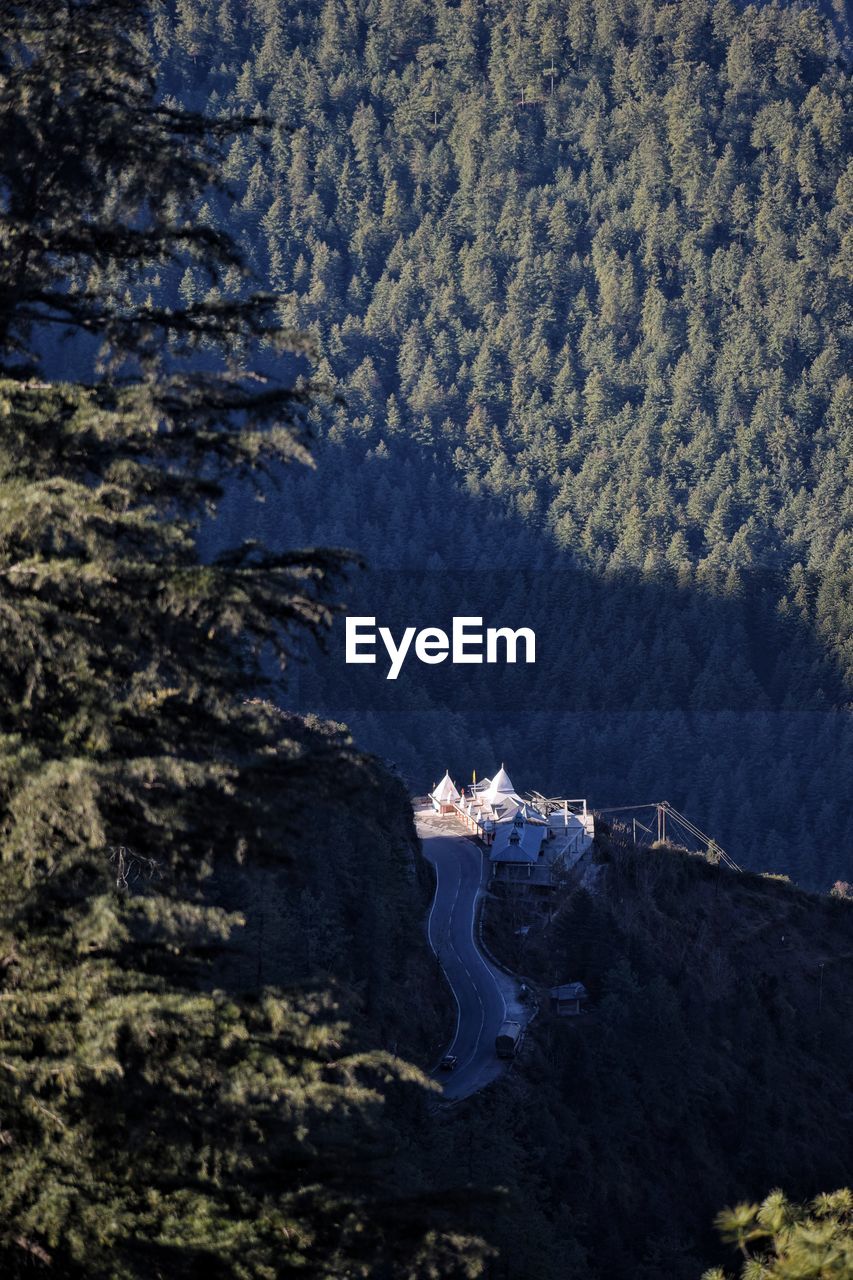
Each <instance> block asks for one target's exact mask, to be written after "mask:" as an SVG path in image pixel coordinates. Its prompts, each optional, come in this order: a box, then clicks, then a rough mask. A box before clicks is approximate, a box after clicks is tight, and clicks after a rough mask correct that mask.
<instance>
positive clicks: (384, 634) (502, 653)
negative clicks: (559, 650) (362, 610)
mask: <svg viewBox="0 0 853 1280" xmlns="http://www.w3.org/2000/svg"><path fill="white" fill-rule="evenodd" d="M377 636H378V638H379V639H380V640H381V641H382V644H383V645H384V646H385V650H386V652H387V654H388V658H389V660H390V664H391V665H390V667H389V669H388V674H387V675H386V677H385V678H386V680H396V679H397V676H398V675H399V674H400V672H401V671H402V669H403V663H404V662H405V661H406V658H407V656H408V654H409V651H410V650H411V648H412V642H413V641H414V653H415V657H416V658H417V659H418V660H419V661H420V662H426V663H427V664H428V665H429V666H435V665H436V664H437V663H439V662H446V661H447V659H448V658H449V659H450V661H451V662H453V663H466V662H469V663H482V662H517V661H518V660H519V659H518V651H519V646H522V648H523V653H524V657H523V659H522V661H524V662H528V663H529V662H535V661H536V635H535V633H534V632H533V631H532V630H531V628H530V627H519V628H518V630H517V631H513V630H512V629H511V628H510V627H487V628H486V630H485V631H484V630H483V619H482V618H454V619H453V629H452V631H451V634H450V635H449V636H448V634H447V632H446V631H442V630H441V628H440V627H424V628H423V629H422V630H420V631H418V629H417V627H406V629H405V631H404V632H403V634H402V636H401V637H400V640H399V643H398V642H397V641H396V640H395V639H394V636H393V635H392V633H391V630H390V628H389V627H379V628H378V629H377V627H376V619H375V618H347V620H346V661H347V662H348V663H362V662H363V663H375V662H376V661H377V658H376V649H377Z"/></svg>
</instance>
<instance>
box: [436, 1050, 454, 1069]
mask: <svg viewBox="0 0 853 1280" xmlns="http://www.w3.org/2000/svg"><path fill="white" fill-rule="evenodd" d="M455 1066H456V1059H455V1057H454V1056H453V1054H452V1053H446V1054H445V1055H444V1057H443V1058H442V1059H441V1062H439V1064H438V1069H439V1071H452V1070H453V1068H454V1067H455Z"/></svg>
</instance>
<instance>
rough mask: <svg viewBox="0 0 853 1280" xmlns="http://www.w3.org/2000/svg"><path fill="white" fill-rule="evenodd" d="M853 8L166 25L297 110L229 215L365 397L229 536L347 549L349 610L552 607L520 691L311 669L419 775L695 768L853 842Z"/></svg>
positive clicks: (180, 85) (540, 9)
mask: <svg viewBox="0 0 853 1280" xmlns="http://www.w3.org/2000/svg"><path fill="white" fill-rule="evenodd" d="M238 9H239V12H238ZM848 35H849V33H848V29H847V27H846V25H845V20H844V14H843V7H842V8H839V9H837V10H832V9H827V10H826V12H822V11H821V10H820V9H819V8H817V7H815V6H809V5H782V4H773V5H753V6H749V7H747V8H739V7H738V6H737V5H735V4H733V3H731V2H730V0H720V2H719V3H713V4H712V3H708V2H706V0H692V2H691V3H674V4H667V5H663V6H661V5H658V4H653V3H651V2H649V3H635V2H633V0H620V3H617V4H609V3H608V4H603V3H602V4H597V3H595V2H594V0H570V2H568V3H556V2H553V3H552V2H549V0H541V2H539V0H537V2H536V3H532V2H529V0H518V2H516V3H513V4H510V5H505V4H491V3H485V4H482V3H481V4H478V3H475V2H474V0H463V2H462V3H460V4H450V3H436V4H423V3H416V2H408V0H401V2H400V3H391V2H390V0H389V2H387V3H385V2H383V3H378V2H377V3H358V2H357V0H326V2H324V3H320V2H319V0H317V2H316V3H310V4H299V5H296V4H289V3H287V2H286V0H285V2H282V3H279V2H278V0H276V2H275V3H269V2H268V0H253V2H252V3H248V4H246V5H240V6H239V7H238V6H235V5H234V4H233V3H230V0H222V2H220V0H211V2H210V3H206V2H205V0H180V3H177V4H176V5H175V6H174V11H173V14H172V15H171V17H170V18H169V19H167V18H166V17H163V18H162V19H161V20H160V22H159V24H158V25H157V27H156V31H155V50H156V54H157V56H158V57H159V59H160V61H161V64H162V65H163V67H164V74H165V75H166V76H167V83H168V84H169V86H170V88H171V89H172V92H173V94H174V95H175V97H176V100H180V101H181V102H183V103H187V104H191V105H193V106H195V107H198V108H204V109H207V110H212V111H222V110H231V111H257V110H264V111H267V112H269V113H270V114H271V115H272V117H273V118H274V119H276V120H281V121H282V122H284V123H285V125H286V129H285V131H284V132H283V133H282V134H281V135H280V136H279V137H278V138H277V139H276V142H275V144H274V145H273V146H272V148H271V149H270V150H269V151H268V152H263V153H262V151H261V149H260V143H259V141H258V140H257V139H254V138H252V137H250V136H249V137H244V136H241V137H238V138H236V139H235V140H234V141H233V143H232V145H231V146H230V148H229V151H228V155H227V159H226V161H225V164H224V169H223V173H224V176H225V178H226V179H227V182H228V183H229V185H230V189H231V193H232V194H231V197H230V198H229V199H224V198H222V197H220V199H219V201H218V202H217V201H207V202H206V203H205V204H204V207H203V209H201V210H200V213H201V214H203V217H204V218H206V219H210V220H211V221H212V222H213V223H214V224H215V225H222V226H227V227H228V229H229V231H231V232H233V233H234V234H236V235H237V236H238V238H239V241H240V244H241V246H242V248H243V249H244V251H245V252H246V253H247V255H248V256H249V258H250V260H251V261H252V263H253V265H254V266H255V268H256V270H257V271H258V272H259V274H260V276H261V277H262V278H263V279H265V280H266V281H268V282H269V284H270V286H271V287H273V288H274V289H276V290H280V291H281V292H282V293H283V294H284V295H285V301H284V302H283V303H282V307H281V315H282V318H283V320H284V322H285V323H286V324H288V325H292V326H294V327H295V328H297V329H304V330H306V331H307V332H308V333H310V334H311V336H312V338H313V340H314V343H315V349H316V363H315V365H314V372H315V374H316V377H317V379H318V380H319V381H320V382H322V383H324V384H325V385H326V386H327V387H328V389H329V391H330V394H331V395H332V396H333V397H338V399H337V400H335V401H333V402H332V403H331V404H330V405H329V407H328V408H327V409H326V410H322V409H317V410H315V412H314V415H313V418H314V424H313V425H314V429H315V431H316V433H317V436H318V440H319V448H318V454H317V460H318V467H317V470H316V471H315V472H314V473H312V474H306V475H304V476H301V477H300V478H299V479H298V480H296V481H290V480H289V481H288V484H287V488H286V495H284V496H280V495H277V494H276V493H274V492H269V493H268V494H267V495H266V502H265V503H264V504H262V505H258V503H257V502H255V501H253V500H252V496H251V495H250V494H248V493H247V492H246V491H244V490H237V489H235V490H234V491H232V494H231V497H230V501H229V502H227V503H226V507H225V510H224V514H223V516H222V517H221V522H222V524H221V528H220V530H219V531H218V533H215V534H214V535H213V537H214V544H215V540H216V538H217V537H223V536H226V535H225V534H224V533H223V532H222V530H223V529H224V530H226V531H227V536H229V537H230V536H231V535H232V534H233V532H234V531H235V530H236V531H239V532H240V533H241V534H245V535H255V534H258V533H261V534H262V535H263V537H264V539H265V540H266V541H268V542H271V543H272V545H280V546H289V545H302V544H310V543H312V542H315V541H324V542H327V543H332V544H335V545H345V546H351V547H355V548H356V549H357V550H358V551H359V552H360V553H361V554H362V555H363V556H364V557H365V558H366V560H367V562H368V564H369V566H370V569H369V571H368V573H367V574H366V575H363V576H362V577H361V579H360V580H359V581H356V582H354V583H353V584H352V586H351V588H350V591H349V596H348V599H349V601H350V604H351V607H352V608H353V609H354V611H356V612H360V613H370V614H380V615H382V617H381V619H380V620H381V621H382V620H385V621H388V622H389V624H390V623H394V624H395V625H400V626H401V625H402V624H403V623H404V622H406V623H415V624H417V625H426V624H427V623H429V624H437V625H441V617H442V615H447V616H449V615H450V614H452V613H453V612H456V613H469V614H477V613H482V614H483V616H485V617H486V619H487V621H488V622H492V621H495V622H496V623H501V624H506V623H508V622H510V621H512V622H513V625H516V626H517V625H521V624H522V623H529V625H534V626H536V627H537V634H538V635H539V636H540V654H539V659H538V665H537V668H536V671H535V675H534V673H532V672H530V671H525V673H524V676H523V677H522V676H521V675H519V674H518V673H510V674H509V676H508V677H507V678H505V679H504V680H503V681H502V682H501V686H500V689H498V688H497V687H496V684H495V682H494V680H492V679H491V678H490V679H488V680H485V679H484V680H483V681H482V682H481V683H479V684H478V683H476V682H475V683H474V684H472V683H471V682H470V681H469V679H468V677H469V676H470V671H465V672H463V675H464V676H465V677H466V678H465V679H464V680H463V679H461V678H459V676H458V673H457V675H456V679H454V673H453V672H451V671H449V670H448V669H446V668H442V669H440V671H439V673H436V672H435V671H434V670H432V671H429V672H428V673H426V675H425V674H424V671H423V669H421V670H420V671H419V672H414V671H408V672H407V674H406V678H405V680H402V681H400V682H398V684H397V686H396V687H395V688H394V689H393V696H390V695H388V691H387V690H385V689H383V688H382V687H381V683H382V681H381V675H380V676H379V677H377V678H375V679H371V680H366V679H360V680H359V681H358V682H356V683H353V680H352V677H351V675H350V672H349V671H347V670H346V669H345V668H344V667H343V664H342V658H341V650H342V645H339V646H338V647H337V649H336V651H335V652H334V655H333V659H332V660H331V661H330V662H329V663H328V664H327V666H326V667H325V668H324V667H322V666H320V667H317V666H316V665H312V670H311V671H310V672H306V673H305V676H304V678H303V679H302V681H301V683H300V686H299V688H298V690H297V689H296V688H294V686H291V689H290V691H289V697H290V698H291V700H295V699H296V698H297V696H298V700H299V705H300V706H302V707H304V708H305V709H322V710H324V711H325V712H327V713H331V714H333V715H334V716H336V717H340V718H343V719H346V720H347V721H348V722H349V723H351V724H352V725H353V726H354V727H355V729H356V730H357V733H358V736H359V738H360V740H361V741H363V742H364V743H365V744H366V745H368V746H370V747H371V748H373V749H374V750H376V751H379V752H380V753H381V754H382V755H384V756H385V757H386V758H387V759H389V760H391V761H393V762H394V763H395V764H396V765H397V766H398V767H399V768H400V769H401V770H402V772H403V774H404V776H405V777H406V778H407V779H408V781H409V782H410V784H411V785H412V786H414V787H415V788H416V789H421V790H422V789H423V788H424V787H425V786H426V785H428V784H429V783H431V782H432V780H433V775H434V774H435V772H436V770H438V771H441V770H442V769H443V768H444V767H445V766H446V765H450V766H451V767H452V768H453V769H454V770H456V772H457V773H458V774H460V775H462V776H468V777H470V770H471V769H472V767H477V768H479V769H481V770H489V769H492V768H494V767H495V765H496V763H497V762H498V761H499V760H500V759H501V758H503V757H507V758H508V760H509V761H510V762H511V764H512V766H513V776H520V777H521V776H523V777H525V778H526V780H527V781H528V782H529V783H530V785H539V786H541V787H542V788H543V789H545V790H552V791H558V790H561V791H566V790H568V791H569V793H571V794H581V793H585V794H587V795H589V796H590V798H591V799H592V800H593V802H595V803H597V804H599V805H607V804H610V805H613V804H618V803H637V802H640V801H649V800H657V799H661V798H664V797H665V798H668V799H670V800H672V801H673V802H674V803H676V804H677V805H679V806H680V807H681V808H683V809H684V810H686V811H687V812H689V813H690V814H691V816H692V817H693V818H694V819H695V820H696V821H698V822H699V823H700V825H702V826H703V827H704V828H705V829H709V830H712V831H713V833H714V834H715V835H716V837H717V838H718V839H719V840H720V841H721V842H722V843H723V844H724V846H725V847H727V848H730V849H731V850H732V851H733V852H734V853H735V856H737V857H738V858H740V859H741V860H742V861H744V862H745V863H747V864H748V865H750V866H754V867H757V868H759V869H763V868H771V869H777V870H780V871H784V872H787V873H789V874H792V875H794V876H795V877H796V878H797V879H798V880H800V881H801V882H803V883H808V884H812V885H816V886H822V887H824V888H826V887H828V886H829V884H830V883H832V881H833V880H834V879H836V878H838V876H841V875H844V874H845V872H846V871H847V870H849V858H848V857H847V855H846V852H845V851H846V850H849V849H850V847H851V844H853V829H851V825H850V823H851V817H850V813H849V808H848V807H847V806H846V805H845V793H846V790H847V786H848V779H849V776H850V772H851V766H853V743H851V730H850V721H849V717H848V716H847V715H846V714H843V709H844V708H845V707H846V706H847V705H848V703H849V699H850V689H851V679H853V650H851V643H853V638H852V634H853V633H852V631H851V628H853V621H851V614H850V601H851V598H853V592H851V565H853V538H852V537H851V521H850V517H851V510H850V494H851V485H850V479H851V473H850V466H851V457H853V448H852V447H851V437H850V430H851V418H852V417H853V414H851V409H853V395H852V394H851V384H850V377H849V365H850V323H851V317H850V294H849V280H850V271H851V257H850V253H851V239H850V237H851V234H853V233H851V226H850V218H851V201H853V186H852V185H851V182H853V179H852V178H851V169H850V151H849V127H850V97H849V78H848V73H847V61H846V57H847V40H848ZM159 284H160V287H161V288H168V289H169V290H171V291H172V294H173V296H175V297H176V298H177V297H178V296H179V297H180V298H181V299H185V300H191V299H198V298H203V297H205V296H207V295H208V291H209V287H210V286H209V282H208V281H207V280H206V278H205V276H204V273H203V272H202V271H200V270H197V269H194V268H193V267H192V266H189V267H188V268H187V269H186V270H185V271H183V272H182V273H181V274H180V276H178V275H177V274H176V273H172V275H171V276H170V277H169V278H168V279H162V278H161V279H160V280H159ZM232 285H233V286H234V287H236V285H237V282H236V281H232ZM155 296H156V289H155ZM306 369H307V366H306ZM358 674H359V676H360V677H363V675H364V672H363V671H360V672H359V673H358ZM370 674H371V675H374V674H375V673H373V672H371V673H370Z"/></svg>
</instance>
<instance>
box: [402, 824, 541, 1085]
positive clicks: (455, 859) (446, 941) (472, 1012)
mask: <svg viewBox="0 0 853 1280" xmlns="http://www.w3.org/2000/svg"><path fill="white" fill-rule="evenodd" d="M448 825H449V824H447V823H440V822H437V821H436V820H435V819H434V818H433V819H432V820H431V821H430V818H429V817H425V818H424V819H422V820H420V821H419V823H418V827H419V834H420V836H421V844H422V847H423V852H424V857H425V858H426V859H427V861H428V862H431V863H432V865H433V867H434V868H435V877H436V888H435V897H434V898H433V903H432V907H431V909H430V913H429V917H428V920H427V936H428V938H429V944H430V946H431V947H432V950H433V952H434V953H435V955H436V956H437V957H438V960H439V963H440V964H441V967H442V969H443V970H444V973H445V975H446V977H447V981H448V982H449V984H450V988H451V990H452V992H453V996H454V999H455V1001H456V1027H455V1030H454V1035H453V1039H452V1041H451V1042H450V1044H449V1045H448V1047H447V1050H446V1052H447V1053H452V1054H454V1056H455V1057H456V1059H457V1065H456V1068H455V1070H454V1071H452V1072H442V1071H436V1072H435V1073H434V1078H435V1079H436V1080H438V1081H439V1082H440V1083H441V1084H442V1085H443V1087H444V1096H445V1098H446V1099H447V1100H448V1101H457V1100H458V1099H460V1098H467V1097H468V1096H469V1095H470V1094H472V1093H476V1092H477V1090H478V1089H482V1088H483V1086H484V1085H487V1084H489V1082H490V1081H492V1080H494V1079H495V1078H496V1077H497V1076H499V1075H500V1074H501V1072H502V1071H504V1070H505V1069H506V1066H507V1063H506V1062H505V1061H501V1059H499V1058H498V1057H497V1055H496V1053H495V1037H496V1036H497V1033H498V1030H499V1028H500V1025H501V1023H502V1022H503V1021H504V1019H505V1018H506V1017H507V1016H510V1017H513V1018H518V1019H519V1020H524V1019H523V1018H522V1015H521V1012H520V1010H519V1008H518V984H517V983H516V982H515V981H514V979H512V978H510V977H509V976H508V975H507V974H505V973H502V972H501V970H499V969H496V968H495V966H494V965H492V964H490V963H489V961H488V960H487V959H486V958H485V956H484V955H483V954H482V952H481V951H480V950H479V948H478V946H477V942H476V940H475V934H476V929H477V920H476V916H477V900H478V898H479V896H480V893H481V889H482V881H483V876H484V867H483V856H482V854H481V852H480V849H479V847H478V846H477V845H476V844H475V843H474V841H473V840H470V839H467V838H466V837H465V836H463V835H462V834H457V832H455V831H453V829H452V827H450V829H449V830H448V829H447V827H448ZM442 826H443V827H445V830H441V827H442ZM508 1010H509V1012H508Z"/></svg>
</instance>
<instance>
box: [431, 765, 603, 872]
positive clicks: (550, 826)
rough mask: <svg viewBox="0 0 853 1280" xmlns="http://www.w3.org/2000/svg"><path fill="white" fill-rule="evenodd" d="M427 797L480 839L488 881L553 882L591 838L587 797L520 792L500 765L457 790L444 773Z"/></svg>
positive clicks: (593, 830)
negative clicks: (486, 852) (487, 775)
mask: <svg viewBox="0 0 853 1280" xmlns="http://www.w3.org/2000/svg"><path fill="white" fill-rule="evenodd" d="M454 794H455V797H456V798H455V799H454V798H453V797H454ZM430 801H431V803H432V806H433V808H434V809H435V811H436V812H437V813H453V814H455V816H456V817H457V818H458V819H459V821H460V822H462V823H463V825H464V826H465V828H466V829H467V830H468V831H470V832H471V834H472V835H474V836H476V837H477V839H479V840H481V841H482V842H483V844H484V845H485V846H486V848H487V849H488V850H489V862H490V866H491V877H492V879H493V880H510V881H515V882H524V883H526V884H531V885H534V884H535V885H542V886H548V885H551V884H555V883H557V882H558V881H559V879H560V877H561V875H562V874H563V873H564V872H565V871H566V870H568V869H569V868H570V867H571V866H573V865H574V863H575V862H577V860H578V859H579V858H580V857H581V856H582V855H583V854H584V853H585V852H586V851H587V849H589V848H590V846H591V845H592V841H593V838H594V836H595V825H594V820H593V816H592V814H591V813H590V812H589V810H588V808H587V803H586V800H566V799H556V798H553V799H549V798H548V797H546V796H543V795H541V794H540V793H539V792H538V791H533V792H530V793H529V794H527V795H521V794H519V793H518V792H517V791H516V789H515V787H514V786H513V784H512V779H511V778H510V776H509V774H508V773H507V771H506V769H505V767H504V765H503V764H502V765H501V767H500V769H498V771H497V773H496V774H495V776H494V777H493V778H483V779H481V781H479V782H476V781H475V782H473V783H472V784H471V785H470V786H469V787H463V788H462V791H461V793H460V792H459V791H458V789H457V788H456V786H455V784H454V783H453V782H452V781H451V779H450V776H449V774H447V773H446V774H445V775H444V777H443V778H442V780H441V782H440V783H439V784H438V785H437V786H436V787H435V788H434V790H433V791H432V793H431V795H430Z"/></svg>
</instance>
